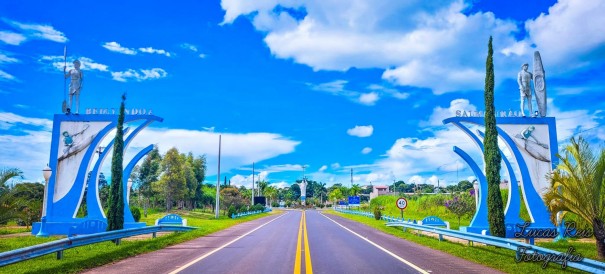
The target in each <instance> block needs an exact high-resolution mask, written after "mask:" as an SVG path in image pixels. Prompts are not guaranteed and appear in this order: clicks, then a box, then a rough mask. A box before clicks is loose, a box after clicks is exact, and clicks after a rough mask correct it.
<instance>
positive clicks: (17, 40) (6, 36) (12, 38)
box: [0, 31, 27, 46]
mask: <svg viewBox="0 0 605 274" xmlns="http://www.w3.org/2000/svg"><path fill="white" fill-rule="evenodd" d="M25 40H27V37H25V36H24V35H22V34H19V33H14V32H8V31H0V41H2V42H4V43H5V44H9V45H13V46H18V45H20V44H21V43H23V42H24V41H25Z"/></svg>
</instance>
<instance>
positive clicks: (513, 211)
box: [477, 130, 524, 224]
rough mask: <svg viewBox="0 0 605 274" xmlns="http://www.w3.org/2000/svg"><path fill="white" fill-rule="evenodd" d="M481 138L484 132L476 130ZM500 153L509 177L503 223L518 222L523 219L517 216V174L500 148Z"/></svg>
mask: <svg viewBox="0 0 605 274" xmlns="http://www.w3.org/2000/svg"><path fill="white" fill-rule="evenodd" d="M477 133H479V135H481V138H485V134H484V133H483V132H481V131H479V130H478V131H477ZM500 155H502V160H503V161H504V165H505V166H506V171H507V173H508V177H509V180H510V182H509V184H508V199H507V202H506V208H505V209H504V223H507V224H512V223H515V224H519V223H523V222H524V221H523V220H522V219H521V217H519V213H520V212H521V198H520V197H519V186H518V185H517V176H516V175H515V170H514V169H513V166H512V165H511V164H510V161H509V160H508V158H507V157H506V156H505V155H504V153H502V150H500Z"/></svg>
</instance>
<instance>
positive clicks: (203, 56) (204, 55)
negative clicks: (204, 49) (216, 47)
mask: <svg viewBox="0 0 605 274" xmlns="http://www.w3.org/2000/svg"><path fill="white" fill-rule="evenodd" d="M198 56H199V57H200V58H202V59H204V58H206V57H207V55H206V54H203V53H200V55H198Z"/></svg>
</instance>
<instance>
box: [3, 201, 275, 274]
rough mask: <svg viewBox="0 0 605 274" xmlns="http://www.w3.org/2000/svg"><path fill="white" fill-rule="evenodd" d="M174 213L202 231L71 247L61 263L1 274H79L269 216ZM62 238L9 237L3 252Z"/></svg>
mask: <svg viewBox="0 0 605 274" xmlns="http://www.w3.org/2000/svg"><path fill="white" fill-rule="evenodd" d="M175 213H177V214H179V215H181V216H182V217H183V218H186V219H187V225H189V226H195V227H199V228H198V229H196V230H193V231H189V232H181V233H172V234H169V235H165V236H161V237H158V238H155V239H145V240H137V241H122V243H121V244H120V245H118V246H116V245H115V244H113V243H112V242H103V243H97V244H92V245H86V246H81V247H76V248H71V249H67V250H65V251H64V252H63V259H62V260H57V259H56V255H55V254H54V253H53V254H49V255H45V256H42V257H38V258H35V259H31V260H27V261H23V262H20V263H16V264H12V265H8V266H5V267H2V268H0V273H76V272H79V271H82V270H85V269H89V268H93V267H97V266H101V265H104V264H107V263H110V262H114V261H118V260H121V259H124V258H127V257H131V256H134V255H137V254H142V253H147V252H151V251H154V250H158V249H162V248H164V247H167V246H170V245H174V244H178V243H182V242H185V241H189V240H192V239H195V238H199V237H202V236H204V235H208V234H211V233H214V232H216V231H219V230H222V229H225V228H228V227H231V226H234V225H236V224H240V223H243V222H247V221H251V220H254V219H258V218H261V217H264V216H267V213H263V214H257V215H251V216H247V217H242V218H238V219H229V218H227V217H225V216H221V217H220V218H219V219H218V220H215V219H214V215H212V214H209V213H202V212H188V211H179V212H175ZM164 215H166V213H153V214H148V216H147V218H142V219H141V222H146V223H147V224H149V225H153V224H154V223H155V219H157V218H161V217H163V216H164ZM59 238H60V237H49V238H36V237H34V236H26V237H14V238H6V239H2V240H0V252H4V251H8V250H13V249H17V248H22V247H27V246H31V245H36V244H40V243H44V242H48V241H53V240H57V239H59Z"/></svg>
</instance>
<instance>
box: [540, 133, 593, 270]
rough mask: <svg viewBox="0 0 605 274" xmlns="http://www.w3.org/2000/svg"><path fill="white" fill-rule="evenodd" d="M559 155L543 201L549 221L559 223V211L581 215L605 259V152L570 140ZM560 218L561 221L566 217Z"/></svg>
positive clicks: (586, 143) (581, 141)
mask: <svg viewBox="0 0 605 274" xmlns="http://www.w3.org/2000/svg"><path fill="white" fill-rule="evenodd" d="M563 153H564V154H563V155H557V156H558V157H559V159H561V162H560V163H559V164H558V165H557V168H556V169H555V170H554V171H553V173H552V174H551V176H550V188H549V189H548V190H547V192H546V193H545V194H544V201H545V203H546V205H547V206H548V209H549V210H550V214H551V215H550V218H551V220H552V221H553V223H557V221H558V220H557V218H556V215H557V212H559V211H560V212H562V215H563V216H565V215H566V214H568V213H571V214H573V215H576V216H579V217H580V218H582V219H584V220H585V221H586V222H587V223H589V224H590V225H592V229H593V232H594V236H595V240H596V246H597V256H598V257H599V258H600V259H601V260H603V259H605V149H601V150H600V151H598V150H593V149H591V148H590V146H589V145H588V142H587V141H586V140H584V138H582V137H580V138H578V140H577V141H576V140H575V138H572V139H571V142H570V144H568V145H567V146H566V147H565V148H564V149H563ZM563 216H562V217H561V219H562V218H563Z"/></svg>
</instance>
